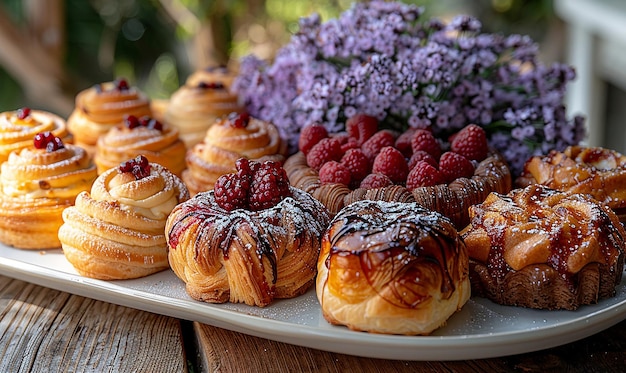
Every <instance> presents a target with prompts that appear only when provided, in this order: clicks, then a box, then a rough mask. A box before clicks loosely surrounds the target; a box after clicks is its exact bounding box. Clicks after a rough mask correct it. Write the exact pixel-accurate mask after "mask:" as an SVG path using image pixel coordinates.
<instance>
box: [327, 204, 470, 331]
mask: <svg viewBox="0 0 626 373" xmlns="http://www.w3.org/2000/svg"><path fill="white" fill-rule="evenodd" d="M317 269H318V275H317V281H316V285H317V286H316V290H317V298H318V300H319V302H320V305H321V307H322V313H323V315H324V318H325V319H326V320H327V321H328V322H330V323H331V324H336V325H346V326H347V327H348V328H350V329H352V330H358V331H367V332H372V333H386V334H404V335H425V334H430V333H431V332H432V331H434V330H436V329H437V328H439V327H441V326H442V325H444V324H445V323H446V321H447V319H448V318H449V317H450V316H451V315H452V314H454V313H455V312H456V311H458V310H460V309H461V308H462V307H463V305H464V304H465V303H466V302H467V300H468V299H469V297H470V281H469V275H468V255H467V251H466V248H465V244H464V243H463V240H461V238H460V236H459V235H458V234H457V231H456V229H455V228H454V225H453V224H452V222H451V221H450V220H449V219H448V218H446V217H444V216H443V215H441V214H440V213H437V212H434V211H430V210H426V209H424V208H423V207H421V206H420V205H418V204H416V203H404V202H385V201H370V200H363V201H358V202H355V203H353V204H351V205H348V206H346V207H344V208H343V209H342V210H341V211H340V212H339V213H338V214H337V215H336V216H335V217H334V218H333V220H332V221H331V223H330V225H329V227H328V229H327V230H326V233H325V234H324V236H323V239H322V251H321V253H320V256H319V260H318V262H317Z"/></svg>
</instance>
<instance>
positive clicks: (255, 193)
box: [248, 161, 291, 211]
mask: <svg viewBox="0 0 626 373" xmlns="http://www.w3.org/2000/svg"><path fill="white" fill-rule="evenodd" d="M288 196H291V190H290V188H289V179H288V178H287V172H286V171H285V169H284V168H283V167H282V166H281V164H280V163H278V162H273V161H266V162H263V163H262V164H261V165H260V166H259V169H258V170H257V171H256V172H255V173H254V174H253V175H252V183H251V184H250V192H249V194H248V206H249V208H250V210H252V211H259V210H264V209H268V208H271V207H273V206H276V205H277V204H278V203H279V202H280V201H282V200H283V199H284V198H285V197H288Z"/></svg>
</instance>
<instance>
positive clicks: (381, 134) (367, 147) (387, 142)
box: [361, 130, 396, 162]
mask: <svg viewBox="0 0 626 373" xmlns="http://www.w3.org/2000/svg"><path fill="white" fill-rule="evenodd" d="M395 142H396V137H395V136H394V134H393V132H391V131H389V130H381V131H378V132H376V133H375V134H374V135H373V136H372V137H370V138H369V139H368V140H367V141H365V143H364V144H363V145H361V150H363V153H365V155H366V156H367V158H369V160H370V161H372V162H373V161H374V158H376V156H377V155H378V153H380V150H381V149H382V148H384V147H385V146H393V144H394V143H395Z"/></svg>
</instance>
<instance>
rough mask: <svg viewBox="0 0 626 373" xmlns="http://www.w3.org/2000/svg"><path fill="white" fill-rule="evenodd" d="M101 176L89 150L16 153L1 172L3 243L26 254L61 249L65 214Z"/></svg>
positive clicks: (0, 234) (69, 147) (67, 148)
mask: <svg viewBox="0 0 626 373" xmlns="http://www.w3.org/2000/svg"><path fill="white" fill-rule="evenodd" d="M31 141H32V140H31ZM96 176H97V175H96V167H95V165H94V164H93V163H92V162H91V161H90V160H89V156H88V155H87V153H86V152H85V150H84V149H82V148H80V147H77V146H73V145H70V144H65V147H64V148H61V149H58V150H56V151H54V152H50V153H48V152H46V150H45V149H41V150H39V149H29V148H25V149H22V150H21V151H20V152H19V153H18V152H14V153H11V155H10V156H9V159H8V160H7V161H6V162H4V163H3V164H2V168H1V172H0V241H1V242H3V243H5V244H7V245H11V246H14V247H17V248H21V249H47V248H58V247H61V243H60V242H59V239H58V236H57V233H58V230H59V227H60V226H61V224H63V219H62V217H61V214H62V212H63V210H64V209H65V208H66V207H69V206H72V205H73V204H74V200H75V198H76V195H78V194H79V193H80V192H82V191H84V190H89V188H90V187H91V184H92V182H93V181H94V179H95V178H96Z"/></svg>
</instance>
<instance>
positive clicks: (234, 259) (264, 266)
mask: <svg viewBox="0 0 626 373" xmlns="http://www.w3.org/2000/svg"><path fill="white" fill-rule="evenodd" d="M237 170H238V171H237V173H236V174H227V175H224V176H222V177H220V178H219V179H218V181H217V183H216V185H215V189H214V190H211V191H208V192H202V193H199V194H197V195H196V196H195V197H193V198H191V199H190V200H189V201H187V202H185V203H182V204H180V205H178V206H176V208H174V210H173V211H172V213H171V214H170V216H169V218H168V219H167V224H166V227H165V231H166V234H167V240H168V247H169V261H170V265H171V267H172V270H173V271H174V273H175V274H176V275H177V276H178V277H179V278H180V279H181V280H183V281H184V282H185V284H186V290H187V293H188V294H189V295H190V296H191V297H192V298H194V299H197V300H201V301H205V302H211V303H224V302H228V301H230V302H233V303H245V304H248V305H255V306H259V307H263V306H266V305H268V304H270V303H271V302H272V300H273V299H275V298H292V297H295V296H297V295H300V294H302V293H304V292H305V291H306V290H307V289H308V288H309V287H310V286H311V285H312V284H313V281H314V279H315V274H316V268H315V265H316V261H317V257H318V254H319V250H320V240H321V236H322V233H323V232H324V229H325V228H326V224H327V223H328V214H327V212H326V209H325V207H324V206H323V205H322V204H321V203H319V202H318V201H317V200H315V199H314V198H313V197H311V196H310V195H309V194H307V193H305V192H303V191H301V190H299V189H296V188H293V187H290V186H289V182H288V181H287V178H286V175H284V170H282V168H281V167H280V165H279V164H277V163H275V162H271V161H267V162H264V163H262V164H260V163H257V162H253V161H250V162H249V161H248V160H247V159H245V158H242V159H240V160H238V162H237Z"/></svg>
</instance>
